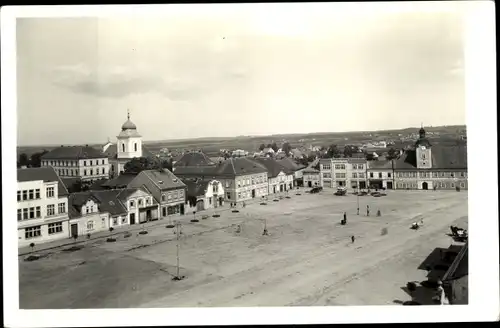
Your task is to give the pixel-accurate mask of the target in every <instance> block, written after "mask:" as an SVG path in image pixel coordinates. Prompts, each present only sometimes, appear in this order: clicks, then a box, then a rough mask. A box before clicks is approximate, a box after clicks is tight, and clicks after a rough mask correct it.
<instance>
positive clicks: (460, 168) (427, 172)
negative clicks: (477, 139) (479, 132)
mask: <svg viewBox="0 0 500 328" xmlns="http://www.w3.org/2000/svg"><path fill="white" fill-rule="evenodd" d="M419 134H420V137H419V139H418V140H417V142H416V143H415V145H414V147H412V148H411V149H408V150H406V151H405V152H404V153H403V154H402V155H401V156H400V157H399V158H398V159H396V160H394V176H395V181H394V182H395V188H396V189H420V190H432V189H455V188H456V187H460V188H462V189H467V188H468V183H467V146H466V145H465V144H458V145H456V146H438V145H435V146H433V145H431V144H430V142H429V141H428V140H427V138H426V137H425V130H424V128H421V129H420V131H419Z"/></svg>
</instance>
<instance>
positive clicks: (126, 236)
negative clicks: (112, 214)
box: [123, 231, 132, 238]
mask: <svg viewBox="0 0 500 328" xmlns="http://www.w3.org/2000/svg"><path fill="white" fill-rule="evenodd" d="M130 236H132V234H131V233H130V232H128V231H127V232H125V234H124V235H123V237H125V238H129V237H130Z"/></svg>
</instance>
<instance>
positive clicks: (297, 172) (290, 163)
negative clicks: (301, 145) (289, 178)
mask: <svg viewBox="0 0 500 328" xmlns="http://www.w3.org/2000/svg"><path fill="white" fill-rule="evenodd" d="M277 162H278V163H279V164H280V165H282V166H284V167H285V168H287V169H288V171H290V172H292V173H293V186H294V187H296V186H297V185H298V181H299V179H300V180H302V178H303V173H302V171H303V169H305V168H306V166H305V165H302V164H300V163H297V162H296V161H294V160H293V159H292V158H290V157H285V158H283V159H281V160H278V161H277Z"/></svg>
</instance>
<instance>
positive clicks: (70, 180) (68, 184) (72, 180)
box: [61, 177, 81, 190]
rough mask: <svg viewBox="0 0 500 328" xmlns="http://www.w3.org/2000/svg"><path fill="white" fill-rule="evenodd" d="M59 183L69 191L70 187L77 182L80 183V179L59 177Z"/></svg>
mask: <svg viewBox="0 0 500 328" xmlns="http://www.w3.org/2000/svg"><path fill="white" fill-rule="evenodd" d="M61 181H62V183H64V186H65V187H66V189H68V190H69V189H70V187H72V186H73V185H74V184H75V183H77V182H78V181H81V179H80V178H72V177H61Z"/></svg>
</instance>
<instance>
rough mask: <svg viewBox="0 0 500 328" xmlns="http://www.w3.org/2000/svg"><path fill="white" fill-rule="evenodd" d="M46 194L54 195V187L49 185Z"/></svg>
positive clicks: (49, 196)
mask: <svg viewBox="0 0 500 328" xmlns="http://www.w3.org/2000/svg"><path fill="white" fill-rule="evenodd" d="M46 194H47V198H52V197H54V187H47V190H46Z"/></svg>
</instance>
